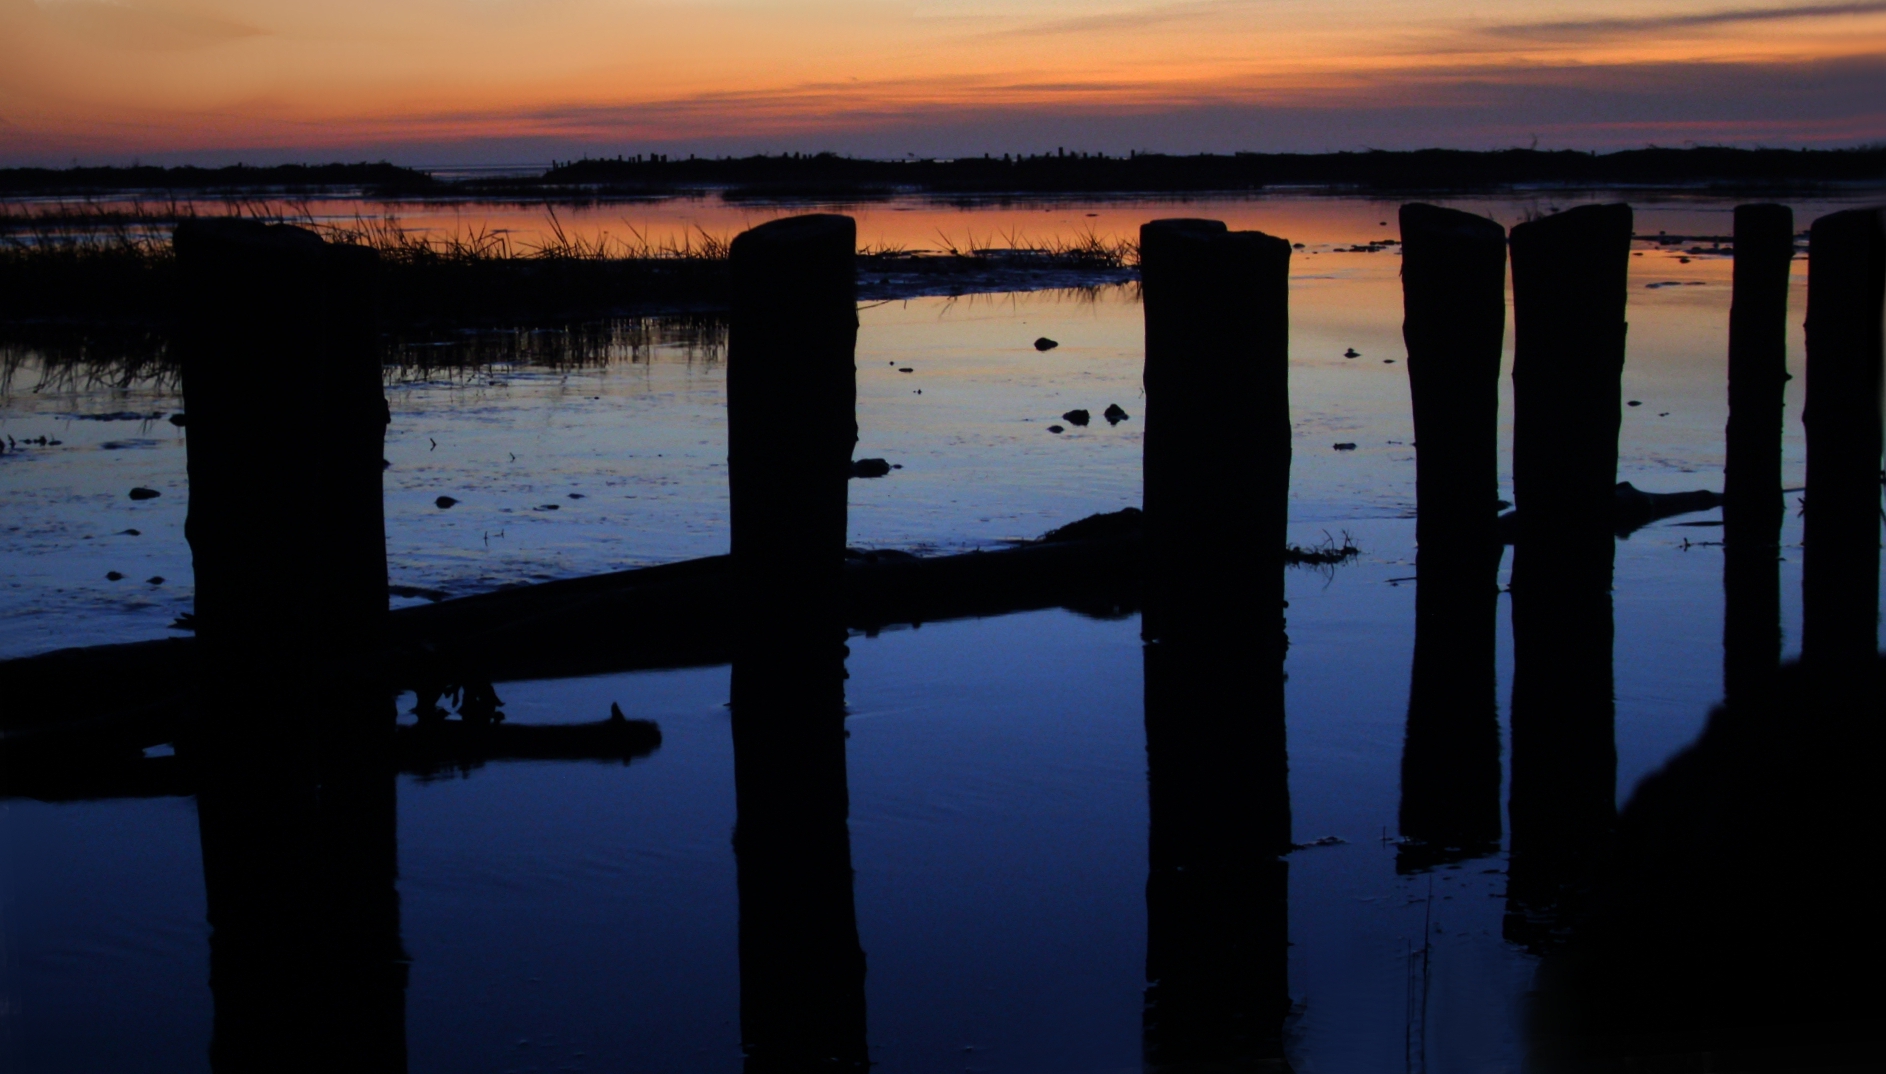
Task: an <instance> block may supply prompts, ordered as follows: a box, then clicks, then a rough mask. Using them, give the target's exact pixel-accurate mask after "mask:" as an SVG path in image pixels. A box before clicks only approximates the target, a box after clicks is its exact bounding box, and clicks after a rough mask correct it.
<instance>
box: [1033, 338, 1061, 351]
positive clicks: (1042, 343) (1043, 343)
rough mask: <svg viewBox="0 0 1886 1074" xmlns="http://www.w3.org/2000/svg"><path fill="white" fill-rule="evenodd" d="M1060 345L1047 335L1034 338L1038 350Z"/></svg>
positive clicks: (1050, 348)
mask: <svg viewBox="0 0 1886 1074" xmlns="http://www.w3.org/2000/svg"><path fill="white" fill-rule="evenodd" d="M1060 345H1061V344H1060V343H1059V342H1058V341H1056V340H1052V339H1049V338H1048V337H1047V336H1042V337H1041V338H1040V339H1037V340H1035V349H1036V350H1038V351H1051V350H1053V349H1054V348H1056V347H1059V346H1060Z"/></svg>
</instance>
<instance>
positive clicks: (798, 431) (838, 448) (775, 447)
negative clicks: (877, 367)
mask: <svg viewBox="0 0 1886 1074" xmlns="http://www.w3.org/2000/svg"><path fill="white" fill-rule="evenodd" d="M856 245H857V225H856V224H855V223H854V222H853V221H852V219H851V218H850V217H848V216H831V215H811V216H794V217H788V218H786V219H783V220H774V221H772V222H770V223H766V224H762V225H760V226H759V227H756V228H753V229H752V230H750V231H745V232H742V233H741V234H740V235H739V236H738V237H736V238H735V239H734V241H733V250H732V264H733V310H732V318H731V324H730V326H729V332H728V339H727V483H728V490H729V499H730V502H729V513H730V515H731V518H732V529H733V540H732V550H733V561H734V572H735V575H736V586H737V587H738V589H739V592H740V595H741V596H740V599H741V600H742V602H743V613H744V614H746V615H749V616H758V617H760V618H762V619H768V618H775V617H778V616H787V617H789V618H791V619H792V620H793V621H800V620H802V619H803V620H810V621H813V622H818V623H825V622H827V621H831V622H833V623H837V622H838V621H839V620H838V617H837V613H836V611H835V609H837V607H838V603H837V602H838V600H839V575H840V571H841V569H842V568H843V566H844V562H845V522H846V519H845V507H846V482H847V479H848V478H849V475H850V466H851V451H852V447H853V445H854V444H856V443H857V440H858V423H857V415H856V412H857V399H858V374H857V367H856V365H855V362H854V350H855V348H856V346H857V338H858V314H857V302H856V293H857V280H856V267H855V263H856V250H855V248H856ZM820 629H823V628H822V627H821V628H820ZM839 637H842V631H841V633H840V635H839ZM834 643H836V642H834Z"/></svg>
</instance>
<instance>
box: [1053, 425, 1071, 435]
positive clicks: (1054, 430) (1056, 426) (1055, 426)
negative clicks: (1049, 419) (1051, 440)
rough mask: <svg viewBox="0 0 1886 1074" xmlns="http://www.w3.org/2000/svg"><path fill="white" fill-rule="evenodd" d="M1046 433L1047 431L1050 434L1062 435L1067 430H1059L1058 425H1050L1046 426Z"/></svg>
mask: <svg viewBox="0 0 1886 1074" xmlns="http://www.w3.org/2000/svg"><path fill="white" fill-rule="evenodd" d="M1048 431H1049V432H1051V433H1064V432H1067V430H1066V429H1063V428H1061V427H1060V426H1059V425H1050V426H1048Z"/></svg>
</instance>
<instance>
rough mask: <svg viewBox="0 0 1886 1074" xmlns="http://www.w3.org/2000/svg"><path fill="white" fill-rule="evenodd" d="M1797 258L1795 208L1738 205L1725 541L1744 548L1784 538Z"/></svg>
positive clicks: (1770, 543)
mask: <svg viewBox="0 0 1886 1074" xmlns="http://www.w3.org/2000/svg"><path fill="white" fill-rule="evenodd" d="M1792 260H1794V213H1793V211H1792V210H1790V209H1789V208H1788V207H1787V206H1786V205H1738V206H1736V208H1735V276H1734V297H1733V299H1732V300H1731V302H1730V306H1729V426H1728V430H1727V433H1726V440H1727V448H1728V460H1727V465H1726V466H1725V467H1724V469H1723V493H1722V495H1723V504H1722V510H1723V520H1724V523H1725V525H1724V531H1723V533H1724V537H1725V538H1726V539H1727V540H1729V541H1734V542H1738V543H1759V544H1763V545H1767V546H1773V545H1775V544H1777V543H1778V542H1779V541H1780V539H1781V515H1782V511H1783V506H1782V498H1781V410H1782V399H1783V395H1784V392H1785V390H1786V387H1787V383H1788V264H1789V262H1791V261H1792Z"/></svg>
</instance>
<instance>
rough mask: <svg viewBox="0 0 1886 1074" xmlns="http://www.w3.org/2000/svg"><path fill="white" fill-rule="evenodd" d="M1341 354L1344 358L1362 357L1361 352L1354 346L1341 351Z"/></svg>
mask: <svg viewBox="0 0 1886 1074" xmlns="http://www.w3.org/2000/svg"><path fill="white" fill-rule="evenodd" d="M1342 356H1343V357H1344V358H1360V357H1362V352H1361V351H1359V350H1356V349H1355V348H1354V347H1351V348H1349V349H1348V350H1346V351H1344V352H1342Z"/></svg>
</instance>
